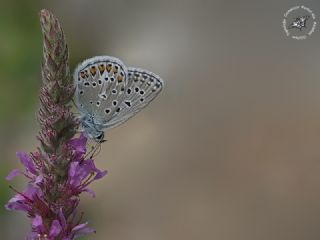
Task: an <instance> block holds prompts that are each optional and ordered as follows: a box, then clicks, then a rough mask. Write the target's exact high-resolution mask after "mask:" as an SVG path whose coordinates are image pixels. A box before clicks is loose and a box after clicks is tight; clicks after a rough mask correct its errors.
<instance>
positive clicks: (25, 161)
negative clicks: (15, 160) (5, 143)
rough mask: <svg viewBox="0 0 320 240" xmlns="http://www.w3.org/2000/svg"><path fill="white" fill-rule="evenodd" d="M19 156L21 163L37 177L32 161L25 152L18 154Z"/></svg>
mask: <svg viewBox="0 0 320 240" xmlns="http://www.w3.org/2000/svg"><path fill="white" fill-rule="evenodd" d="M17 156H18V157H19V158H20V161H21V163H22V164H23V165H24V166H25V167H26V169H27V170H28V171H29V172H31V173H32V174H34V175H37V170H36V168H35V166H34V164H33V161H32V159H31V158H30V157H29V155H28V154H26V153H25V152H17Z"/></svg>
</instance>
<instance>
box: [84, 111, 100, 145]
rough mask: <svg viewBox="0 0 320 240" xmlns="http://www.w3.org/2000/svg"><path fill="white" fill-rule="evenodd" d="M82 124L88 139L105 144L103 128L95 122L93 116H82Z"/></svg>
mask: <svg viewBox="0 0 320 240" xmlns="http://www.w3.org/2000/svg"><path fill="white" fill-rule="evenodd" d="M80 123H81V126H82V127H83V130H84V132H85V134H86V135H87V137H89V138H91V139H93V140H94V141H96V142H98V143H103V142H105V141H106V140H105V139H104V132H103V130H102V127H101V126H100V125H99V124H96V123H95V122H94V118H93V117H92V116H88V115H84V116H82V117H81V118H80Z"/></svg>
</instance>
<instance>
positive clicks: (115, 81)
mask: <svg viewBox="0 0 320 240" xmlns="http://www.w3.org/2000/svg"><path fill="white" fill-rule="evenodd" d="M74 83H75V86H76V91H75V103H76V105H77V107H78V109H79V111H80V114H81V116H80V124H81V126H82V128H83V130H84V132H85V134H86V135H87V136H88V137H89V138H92V139H94V140H95V141H97V142H101V141H103V138H104V130H105V129H106V128H111V127H115V126H118V125H120V124H122V123H124V122H125V121H127V120H128V119H129V118H131V117H132V116H134V115H135V114H136V113H138V112H139V111H140V110H142V109H143V108H144V107H146V106H147V105H148V104H149V103H150V102H151V101H152V100H153V99H154V98H155V97H156V96H157V95H158V94H159V92H160V91H161V90H162V87H163V81H162V79H161V78H160V77H159V76H157V75H155V74H154V73H152V72H149V71H147V70H144V69H141V68H132V67H129V68H127V67H126V66H125V65H124V64H123V63H122V61H121V60H119V59H117V58H115V57H110V56H99V57H93V58H90V59H87V60H85V61H83V62H82V63H80V64H79V65H78V67H77V68H76V70H75V73H74Z"/></svg>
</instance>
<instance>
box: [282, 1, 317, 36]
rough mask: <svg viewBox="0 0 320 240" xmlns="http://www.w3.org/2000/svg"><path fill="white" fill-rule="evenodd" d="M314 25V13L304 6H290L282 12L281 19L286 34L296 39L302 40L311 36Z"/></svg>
mask: <svg viewBox="0 0 320 240" xmlns="http://www.w3.org/2000/svg"><path fill="white" fill-rule="evenodd" d="M316 25H317V22H316V15H315V14H314V13H313V12H312V11H311V9H310V8H307V7H305V6H295V7H292V8H290V9H289V10H288V11H287V12H286V13H285V14H284V19H283V21H282V26H283V30H284V31H285V33H286V35H287V36H288V37H291V38H293V39H297V40H303V39H306V38H307V37H308V36H311V35H312V33H313V32H314V31H315V29H316Z"/></svg>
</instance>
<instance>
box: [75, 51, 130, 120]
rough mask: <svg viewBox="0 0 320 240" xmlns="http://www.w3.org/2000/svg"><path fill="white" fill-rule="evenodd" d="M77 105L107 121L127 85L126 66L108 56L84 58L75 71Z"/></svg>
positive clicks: (120, 100) (95, 117)
mask: <svg viewBox="0 0 320 240" xmlns="http://www.w3.org/2000/svg"><path fill="white" fill-rule="evenodd" d="M74 79H75V85H76V94H75V96H76V104H77V106H78V107H79V109H80V111H81V112H82V113H83V114H90V115H91V116H92V117H93V118H94V119H95V121H96V122H98V123H99V124H101V125H103V124H106V123H107V122H108V121H109V120H110V119H111V118H112V117H113V116H114V113H115V112H116V110H117V109H118V107H119V105H120V103H121V102H122V99H123V98H124V96H125V94H124V92H125V88H126V86H127V84H128V81H127V69H126V67H125V65H124V64H123V63H122V62H121V61H120V60H119V59H117V58H114V57H109V56H101V57H94V58H91V59H88V60H85V61H84V62H83V63H81V64H80V65H79V66H78V67H77V69H76V71H75V76H74Z"/></svg>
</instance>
